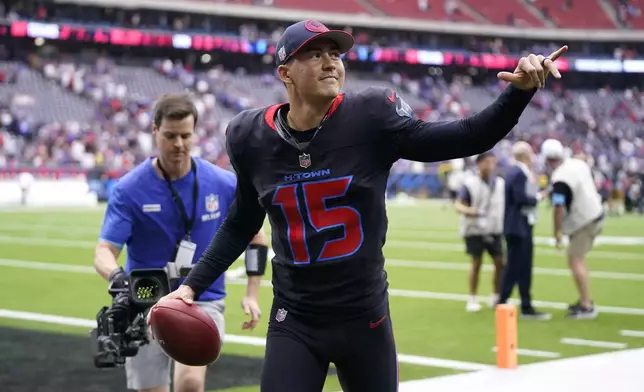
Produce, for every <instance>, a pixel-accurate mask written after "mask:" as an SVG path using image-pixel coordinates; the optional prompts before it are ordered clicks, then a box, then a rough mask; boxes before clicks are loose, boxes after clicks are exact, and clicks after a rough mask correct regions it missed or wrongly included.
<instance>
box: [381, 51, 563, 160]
mask: <svg viewBox="0 0 644 392" xmlns="http://www.w3.org/2000/svg"><path fill="white" fill-rule="evenodd" d="M566 50H567V47H565V46H564V47H562V48H561V49H559V50H558V51H556V52H554V53H553V54H551V55H550V56H549V57H544V56H541V55H540V56H536V55H533V54H531V55H529V56H527V57H523V58H521V60H520V61H519V64H518V66H517V68H516V70H515V71H514V72H513V73H509V72H500V73H499V74H498V78H499V79H501V80H504V81H507V82H509V83H510V85H509V86H508V87H507V88H506V89H505V91H503V93H502V94H501V96H499V98H497V100H496V101H495V102H493V103H492V104H491V105H489V106H488V107H486V108H485V109H483V110H482V111H480V112H479V113H477V114H475V115H473V116H471V117H468V118H464V119H462V120H458V121H451V122H441V123H429V122H425V121H422V120H419V119H415V118H413V114H412V110H411V108H410V107H409V105H408V104H407V103H406V102H405V101H404V100H403V99H402V98H401V97H400V96H399V95H398V94H397V93H395V92H393V91H391V90H386V89H382V90H381V91H382V92H381V93H380V96H381V98H380V99H379V101H378V102H375V101H374V102H373V104H372V105H370V106H372V107H373V109H372V113H373V116H372V117H373V118H374V119H375V120H376V121H375V123H374V126H380V127H383V128H384V129H385V131H386V132H387V133H388V136H389V137H390V140H392V142H393V143H392V144H393V146H394V148H395V149H396V151H395V154H394V155H395V158H403V159H409V160H414V161H420V162H437V161H444V160H448V159H454V158H463V157H468V156H472V155H476V154H480V153H482V152H485V151H487V150H490V149H491V148H492V147H494V145H496V144H497V143H498V142H499V141H500V140H502V139H503V138H504V137H505V136H506V135H507V134H508V133H510V131H511V130H512V128H514V126H515V125H516V124H517V123H518V121H519V117H520V116H521V114H522V113H523V111H524V110H525V108H526V107H527V106H528V104H529V103H530V100H531V99H532V97H533V96H534V94H535V93H536V91H537V89H538V88H541V87H543V86H544V85H545V80H546V77H547V76H548V74H549V73H552V74H553V75H554V76H555V77H556V78H560V77H561V75H560V74H559V71H557V68H556V67H555V65H554V60H556V59H557V58H559V57H560V56H561V55H563V53H565V52H566Z"/></svg>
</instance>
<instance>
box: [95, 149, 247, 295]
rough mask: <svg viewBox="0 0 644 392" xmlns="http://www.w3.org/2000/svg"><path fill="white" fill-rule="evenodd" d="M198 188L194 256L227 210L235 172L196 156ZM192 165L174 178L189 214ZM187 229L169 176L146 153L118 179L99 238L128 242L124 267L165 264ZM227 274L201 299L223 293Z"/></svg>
mask: <svg viewBox="0 0 644 392" xmlns="http://www.w3.org/2000/svg"><path fill="white" fill-rule="evenodd" d="M194 161H195V163H196V166H197V168H196V176H197V178H198V184H199V191H198V195H197V209H196V211H197V217H196V218H195V222H194V226H193V228H192V233H191V240H192V242H194V243H195V244H196V245H197V248H196V251H195V260H194V261H193V262H197V260H198V257H199V256H200V255H201V253H203V251H204V250H205V249H206V247H207V246H208V244H209V242H210V240H211V239H212V237H214V235H215V233H216V231H217V229H218V228H219V226H220V225H221V223H222V222H223V221H224V218H225V217H226V214H227V213H228V207H229V205H230V204H231V203H232V201H233V197H234V194H235V185H236V178H235V174H234V173H232V172H229V171H227V170H224V169H221V168H219V167H217V166H215V165H213V164H211V163H209V162H207V161H204V160H202V159H199V158H194ZM194 181H195V178H194V175H193V173H192V171H190V172H189V173H188V174H187V175H186V176H184V177H182V178H180V179H178V180H176V181H173V182H172V183H173V185H174V187H175V188H176V190H177V192H178V193H179V195H180V197H181V200H182V202H183V204H184V206H185V209H186V211H187V213H188V215H189V217H190V218H191V217H192V216H191V214H192V204H193V200H192V199H193V196H192V195H193V183H194ZM185 235H186V233H185V226H184V221H183V219H182V217H181V214H180V210H179V207H178V206H177V204H176V203H175V201H174V200H173V198H172V193H171V191H170V189H169V187H168V184H167V183H166V181H165V180H164V179H163V178H161V177H159V175H158V174H157V172H156V171H155V170H154V167H153V165H152V159H151V158H148V159H146V160H145V161H144V162H142V163H141V164H140V165H139V166H137V167H136V168H135V169H134V170H132V171H131V172H129V173H128V174H126V175H125V176H123V177H122V178H121V179H120V180H119V181H118V183H117V185H116V187H115V189H114V191H113V193H112V194H111V196H110V199H109V200H108V203H107V210H106V211H105V217H104V220H103V226H102V228H101V233H100V239H101V240H103V241H107V242H109V243H111V244H113V245H116V246H117V247H119V248H122V247H123V245H127V248H126V251H127V259H126V262H125V271H126V272H127V273H129V272H130V271H131V270H133V269H143V268H163V267H165V265H166V264H167V263H168V262H169V261H171V259H172V258H173V257H174V254H175V250H176V244H177V242H178V241H180V240H182V239H183V238H184V236H185ZM225 295H226V293H225V290H224V278H223V277H220V278H219V279H217V280H216V281H214V282H211V284H210V285H209V287H208V288H207V289H206V291H205V294H204V295H203V296H202V299H203V300H216V299H221V298H224V297H225Z"/></svg>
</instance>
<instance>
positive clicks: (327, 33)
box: [275, 20, 354, 66]
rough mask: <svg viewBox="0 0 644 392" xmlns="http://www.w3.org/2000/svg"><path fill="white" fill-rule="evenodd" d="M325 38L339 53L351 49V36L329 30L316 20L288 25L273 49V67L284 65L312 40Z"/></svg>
mask: <svg viewBox="0 0 644 392" xmlns="http://www.w3.org/2000/svg"><path fill="white" fill-rule="evenodd" d="M318 38H327V39H329V40H331V41H333V42H335V44H336V45H338V49H339V50H340V52H341V53H346V52H348V51H349V50H351V48H352V47H353V43H354V39H353V36H352V35H351V34H349V33H347V32H346V31H343V30H329V28H328V27H326V26H325V25H323V24H322V23H320V22H318V21H317V20H303V21H301V22H297V23H295V24H292V25H290V26H289V27H287V28H286V30H284V33H283V34H282V36H281V37H280V39H279V41H277V47H276V49H275V65H277V66H280V65H282V64H284V63H286V62H287V61H288V60H289V59H290V58H291V57H293V55H295V54H296V53H297V52H298V51H299V50H300V49H302V47H303V46H304V45H306V44H308V43H309V42H311V41H313V40H314V39H318Z"/></svg>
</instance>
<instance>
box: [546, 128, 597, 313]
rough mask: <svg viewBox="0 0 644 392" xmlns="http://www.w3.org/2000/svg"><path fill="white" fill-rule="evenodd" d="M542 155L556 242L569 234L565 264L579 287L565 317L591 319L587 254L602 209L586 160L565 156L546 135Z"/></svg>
mask: <svg viewBox="0 0 644 392" xmlns="http://www.w3.org/2000/svg"><path fill="white" fill-rule="evenodd" d="M541 155H542V156H543V157H544V158H545V159H546V166H547V168H548V169H549V170H552V175H551V177H550V182H551V183H552V196H551V200H552V204H553V206H554V208H553V223H554V237H555V244H556V246H557V247H558V248H561V247H562V238H563V236H564V235H567V236H569V239H570V241H569V244H568V249H567V254H568V265H569V266H570V269H571V271H572V274H573V276H574V279H575V283H576V285H577V290H578V291H579V297H580V298H579V301H578V302H577V303H575V304H572V305H570V307H569V308H568V317H570V318H575V319H594V318H596V317H597V310H596V308H595V306H594V304H593V301H592V300H591V296H590V284H589V280H590V279H589V276H588V267H587V265H586V255H587V254H588V252H589V251H590V250H591V249H592V247H593V244H594V241H595V238H596V237H597V236H598V235H599V233H601V231H602V228H603V223H604V209H603V207H602V203H601V196H600V195H599V192H598V191H597V187H596V186H595V181H594V179H593V175H592V170H591V168H590V166H589V165H588V163H586V162H585V161H583V160H580V159H577V158H566V154H565V151H564V147H563V145H562V144H561V142H559V141H558V140H555V139H548V140H546V141H544V142H543V144H542V145H541Z"/></svg>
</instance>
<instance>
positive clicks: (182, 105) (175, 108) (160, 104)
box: [153, 93, 199, 128]
mask: <svg viewBox="0 0 644 392" xmlns="http://www.w3.org/2000/svg"><path fill="white" fill-rule="evenodd" d="M153 112H154V125H156V126H157V128H158V127H160V126H161V123H162V122H163V119H168V120H183V119H184V118H186V117H188V116H191V115H192V117H193V118H194V125H197V119H198V117H199V113H198V112H197V107H196V106H195V104H194V102H193V101H192V96H191V95H190V94H188V93H170V94H165V95H163V96H161V98H159V99H158V100H157V102H156V103H155V104H154V111H153Z"/></svg>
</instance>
